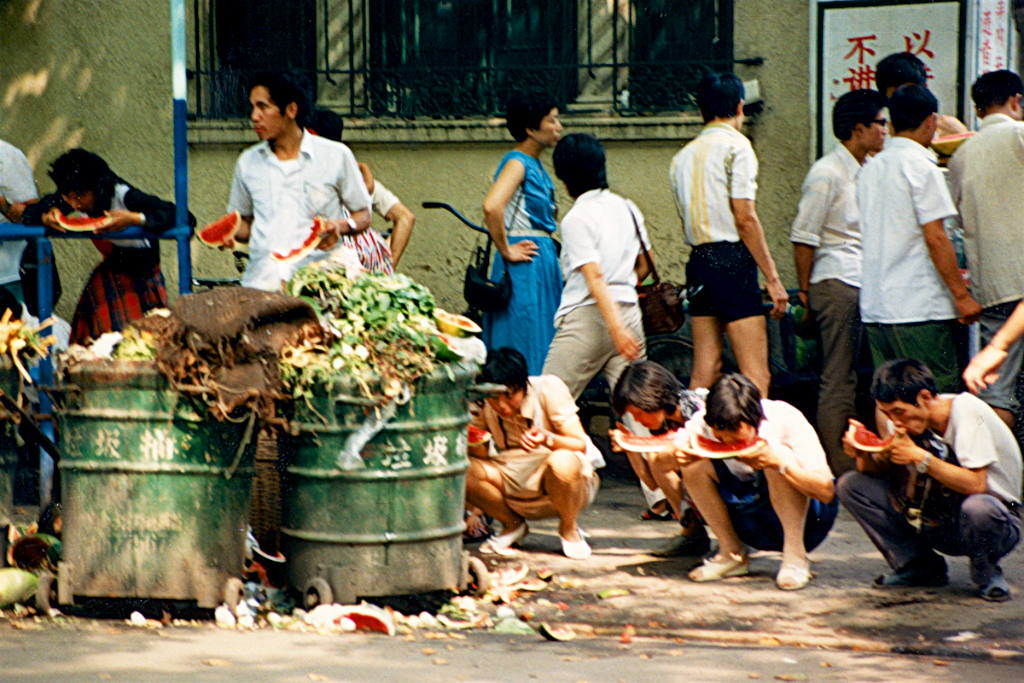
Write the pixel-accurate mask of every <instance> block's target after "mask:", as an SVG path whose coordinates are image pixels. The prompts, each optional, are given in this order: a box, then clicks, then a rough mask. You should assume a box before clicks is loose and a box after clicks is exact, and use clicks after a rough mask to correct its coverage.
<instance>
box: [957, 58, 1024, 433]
mask: <svg viewBox="0 0 1024 683" xmlns="http://www.w3.org/2000/svg"><path fill="white" fill-rule="evenodd" d="M1022 93H1024V84H1022V83H1021V79H1020V76H1018V75H1017V74H1015V73H1013V72H1012V71H992V72H990V73H987V74H985V75H983V76H981V77H980V78H979V79H978V80H977V81H975V83H974V86H973V87H972V88H971V97H972V99H973V100H974V106H975V108H976V109H977V112H978V116H980V117H981V128H980V129H979V130H978V134H977V135H976V136H974V137H973V138H971V139H970V140H968V141H967V142H965V143H964V144H963V145H961V147H960V148H959V149H958V150H957V151H956V153H955V154H954V155H953V158H952V159H950V161H949V164H948V167H949V181H950V186H951V189H952V192H953V201H954V202H956V205H957V209H959V211H960V223H961V225H962V226H963V229H964V250H965V251H966V252H967V265H968V267H969V268H970V269H971V291H972V292H973V293H974V294H975V295H976V296H977V298H978V303H979V304H981V305H982V307H983V308H984V310H983V311H982V314H981V320H980V322H981V341H982V343H983V344H988V343H990V342H991V341H992V339H993V337H994V336H995V334H996V332H997V331H998V330H999V328H1000V327H1001V326H1002V325H1003V323H1005V322H1006V320H1007V318H1009V316H1010V314H1011V313H1012V312H1013V309H1014V307H1015V306H1016V305H1017V302H1018V301H1020V298H1021V295H1022V294H1024V289H1022V288H1024V284H1022V283H1024V258H1022V257H1021V254H1020V245H1021V243H1022V242H1024V123H1022V122H1021V119H1022V118H1024V110H1022V108H1021V98H1022V97H1024V95H1022ZM1022 361H1024V342H1021V341H1016V342H1014V343H1013V344H1011V345H1010V346H1009V347H1008V348H1007V360H1006V362H1004V364H1003V366H1004V370H1003V372H1002V373H1000V375H999V379H998V380H997V381H996V382H994V383H993V385H992V386H990V387H988V388H986V389H984V390H983V391H982V392H981V393H980V394H979V395H980V396H981V399H982V400H983V401H985V403H988V404H989V405H990V406H992V408H993V409H995V411H996V414H997V415H999V417H1000V418H1001V419H1002V420H1003V421H1004V422H1006V424H1008V425H1009V426H1010V427H1012V426H1013V420H1014V414H1015V413H1016V412H1017V411H1019V409H1020V403H1019V402H1018V401H1017V396H1016V386H1017V376H1018V374H1019V373H1020V368H1021V363H1022Z"/></svg>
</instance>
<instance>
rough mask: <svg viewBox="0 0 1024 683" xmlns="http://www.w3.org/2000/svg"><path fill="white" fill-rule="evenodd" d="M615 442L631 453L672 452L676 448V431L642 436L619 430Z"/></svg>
mask: <svg viewBox="0 0 1024 683" xmlns="http://www.w3.org/2000/svg"><path fill="white" fill-rule="evenodd" d="M614 438H615V443H616V444H617V445H618V446H619V448H621V449H622V450H624V451H630V452H631V453H672V452H674V451H675V450H676V441H675V439H676V432H674V431H672V432H666V433H665V434H661V435H659V436H641V435H639V434H630V433H629V432H625V431H622V430H621V429H620V430H617V431H616V432H615V437H614Z"/></svg>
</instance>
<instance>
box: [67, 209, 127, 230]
mask: <svg viewBox="0 0 1024 683" xmlns="http://www.w3.org/2000/svg"><path fill="white" fill-rule="evenodd" d="M113 222H114V219H113V218H111V217H110V216H100V217H99V218H92V217H90V216H65V215H64V214H63V213H61V212H60V210H58V211H57V225H59V226H60V227H62V228H64V229H65V230H69V231H71V232H93V231H95V230H97V229H102V228H105V227H107V226H108V225H110V224H111V223H113Z"/></svg>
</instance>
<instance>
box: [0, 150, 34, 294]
mask: <svg viewBox="0 0 1024 683" xmlns="http://www.w3.org/2000/svg"><path fill="white" fill-rule="evenodd" d="M0 194H2V195H3V196H4V198H6V199H7V201H8V202H9V203H11V204H17V203H19V202H26V201H28V200H29V199H36V198H38V197H39V192H38V191H37V190H36V180H35V178H34V177H33V175H32V167H31V166H30V165H29V163H28V159H27V158H26V157H25V154H24V153H23V152H22V151H21V150H20V149H18V148H17V147H15V146H14V145H12V144H10V143H9V142H5V141H3V140H0ZM4 223H10V221H9V220H7V217H6V216H3V215H2V214H0V225H3V224H4ZM26 244H27V242H25V240H13V241H10V242H2V243H0V285H6V284H8V283H10V282H17V281H18V280H20V279H21V254H22V252H24V251H25V245H26Z"/></svg>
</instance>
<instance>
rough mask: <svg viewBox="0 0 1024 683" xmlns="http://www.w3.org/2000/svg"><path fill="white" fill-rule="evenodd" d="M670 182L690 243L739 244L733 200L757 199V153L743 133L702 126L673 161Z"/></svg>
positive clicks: (725, 127) (716, 125) (724, 126)
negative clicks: (694, 137) (698, 133)
mask: <svg viewBox="0 0 1024 683" xmlns="http://www.w3.org/2000/svg"><path fill="white" fill-rule="evenodd" d="M669 179H670V180H671V183H672V193H673V195H674V196H675V200H676V210H677V211H678V212H679V216H680V218H682V219H683V225H684V228H685V232H686V241H687V243H688V244H690V245H693V246H697V245H700V244H709V243H711V242H739V241H740V235H739V232H738V231H737V230H736V216H735V214H734V213H733V210H732V202H731V200H733V199H751V200H753V199H755V198H756V195H757V155H755V154H754V148H753V146H752V145H751V144H750V140H748V139H747V138H746V136H745V135H743V133H741V132H739V131H738V130H736V129H735V128H733V127H732V126H730V125H727V124H724V123H709V124H708V125H706V126H704V130H702V131H701V134H700V135H698V136H697V138H696V139H695V140H691V141H690V142H689V143H688V144H687V145H686V146H685V147H683V149H682V150H681V151H680V152H679V153H678V154H676V156H675V158H673V159H672V165H671V167H670V169H669Z"/></svg>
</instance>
